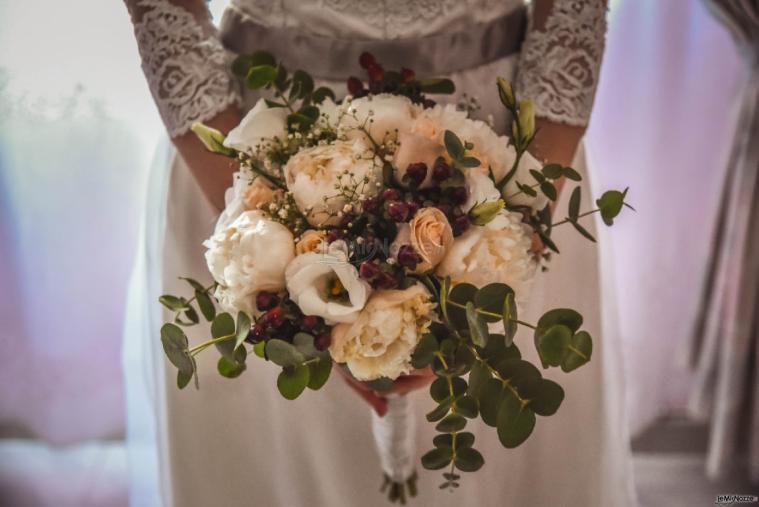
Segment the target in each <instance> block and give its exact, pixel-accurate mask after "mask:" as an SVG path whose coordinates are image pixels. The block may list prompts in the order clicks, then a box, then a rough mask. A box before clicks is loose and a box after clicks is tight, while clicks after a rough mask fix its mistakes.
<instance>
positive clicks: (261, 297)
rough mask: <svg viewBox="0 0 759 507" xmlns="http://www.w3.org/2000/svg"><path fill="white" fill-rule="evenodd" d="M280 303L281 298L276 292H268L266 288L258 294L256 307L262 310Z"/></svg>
mask: <svg viewBox="0 0 759 507" xmlns="http://www.w3.org/2000/svg"><path fill="white" fill-rule="evenodd" d="M278 304H279V298H278V297H277V295H276V294H274V293H272V292H267V291H265V290H262V291H261V292H259V293H258V294H256V308H258V309H259V310H260V311H262V312H265V311H267V310H271V309H272V308H274V307H275V306H277V305H278Z"/></svg>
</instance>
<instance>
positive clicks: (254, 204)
mask: <svg viewBox="0 0 759 507" xmlns="http://www.w3.org/2000/svg"><path fill="white" fill-rule="evenodd" d="M273 200H274V190H272V189H271V188H270V187H269V186H268V185H267V184H266V183H264V182H263V181H261V178H256V179H255V180H253V183H251V184H250V186H248V188H247V189H246V190H245V194H244V195H243V198H242V202H243V206H244V207H245V209H246V210H248V211H250V210H255V209H259V208H260V207H261V206H262V205H264V204H269V203H270V202H271V201H273Z"/></svg>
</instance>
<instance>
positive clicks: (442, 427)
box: [435, 414, 466, 433]
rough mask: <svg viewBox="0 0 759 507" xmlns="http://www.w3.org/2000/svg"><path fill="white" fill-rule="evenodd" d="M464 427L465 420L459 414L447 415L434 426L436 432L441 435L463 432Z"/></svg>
mask: <svg viewBox="0 0 759 507" xmlns="http://www.w3.org/2000/svg"><path fill="white" fill-rule="evenodd" d="M465 426H466V419H464V417H463V416H461V415H459V414H448V415H447V416H445V417H444V418H443V419H442V420H441V421H440V422H439V423H437V425H436V426H435V430H436V431H440V432H442V433H452V432H454V431H459V430H463V429H464V427H465Z"/></svg>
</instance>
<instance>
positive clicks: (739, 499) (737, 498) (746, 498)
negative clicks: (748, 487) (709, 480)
mask: <svg viewBox="0 0 759 507" xmlns="http://www.w3.org/2000/svg"><path fill="white" fill-rule="evenodd" d="M756 502H759V497H758V496H756V495H717V499H716V500H715V501H714V503H715V504H716V505H733V504H736V503H756Z"/></svg>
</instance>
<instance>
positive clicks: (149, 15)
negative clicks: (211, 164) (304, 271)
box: [134, 0, 240, 137]
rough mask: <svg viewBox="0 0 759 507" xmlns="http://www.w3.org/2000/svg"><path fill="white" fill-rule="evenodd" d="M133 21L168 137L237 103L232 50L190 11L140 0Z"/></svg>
mask: <svg viewBox="0 0 759 507" xmlns="http://www.w3.org/2000/svg"><path fill="white" fill-rule="evenodd" d="M136 5H137V7H138V8H140V9H143V10H144V11H143V14H142V16H141V18H140V20H139V21H138V22H136V23H135V25H134V31H135V36H136V38H137V46H138V48H139V52H140V56H141V57H142V70H143V71H144V72H145V76H146V77H147V80H148V85H149V86H150V92H151V93H152V94H153V99H154V100H155V103H156V105H157V106H158V111H159V113H160V114H161V118H162V119H163V122H164V124H165V125H166V129H167V130H168V131H169V135H170V136H171V137H177V136H179V135H182V134H184V133H186V132H187V131H188V130H189V128H190V126H191V125H192V123H193V122H195V121H205V120H208V119H210V118H213V117H214V116H215V115H217V114H218V113H220V112H221V111H223V110H224V109H226V108H227V107H229V106H230V105H232V104H236V103H239V101H240V93H239V90H238V88H237V82H236V80H235V79H234V78H233V76H232V75H231V74H230V72H229V63H230V58H231V55H230V54H229V53H228V52H227V51H226V50H225V49H224V47H223V46H222V45H221V42H219V40H218V38H217V37H216V33H215V31H213V32H212V33H210V34H207V33H204V29H203V27H202V26H201V25H199V24H198V22H197V21H196V20H195V18H194V17H193V15H192V14H191V13H189V12H188V11H186V10H185V9H183V8H181V7H179V6H177V5H174V4H172V3H170V2H169V1H168V0H139V1H138V2H137V4H136Z"/></svg>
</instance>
